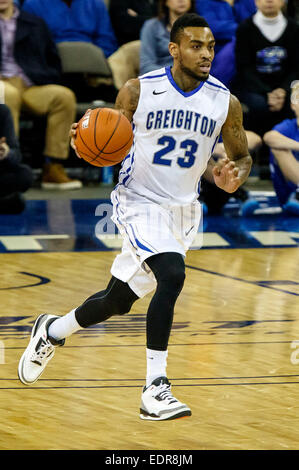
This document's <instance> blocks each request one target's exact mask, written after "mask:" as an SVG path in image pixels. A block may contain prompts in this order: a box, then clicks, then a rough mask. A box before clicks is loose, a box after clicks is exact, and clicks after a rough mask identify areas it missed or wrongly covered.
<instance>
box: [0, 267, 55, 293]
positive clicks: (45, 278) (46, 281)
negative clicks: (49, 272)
mask: <svg viewBox="0 0 299 470" xmlns="http://www.w3.org/2000/svg"><path fill="white" fill-rule="evenodd" d="M19 274H25V275H26V276H31V277H35V278H37V279H39V282H36V283H35V284H27V285H25V286H16V287H0V290H12V289H24V288H25V287H36V286H41V285H42V284H48V282H51V280H50V279H49V278H47V277H44V276H39V275H38V274H32V273H26V272H25V271H19Z"/></svg>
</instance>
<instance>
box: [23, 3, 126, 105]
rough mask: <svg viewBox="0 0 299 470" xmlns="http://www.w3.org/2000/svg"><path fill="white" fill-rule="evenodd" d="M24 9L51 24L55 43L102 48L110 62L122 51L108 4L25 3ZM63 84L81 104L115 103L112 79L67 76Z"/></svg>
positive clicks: (78, 75)
mask: <svg viewBox="0 0 299 470" xmlns="http://www.w3.org/2000/svg"><path fill="white" fill-rule="evenodd" d="M22 9H23V10H24V11H26V12H29V13H31V14H34V15H36V16H38V17H40V18H42V19H43V20H44V21H45V22H46V23H47V25H48V28H49V29H50V31H51V34H52V37H53V39H54V41H55V43H60V42H88V43H91V44H93V45H94V46H97V47H99V48H101V50H102V51H103V54H104V56H105V57H106V58H107V59H108V57H110V56H111V54H113V52H115V51H116V50H117V48H118V44H117V41H116V38H115V34H114V31H113V29H112V26H111V22H110V17H109V13H108V10H107V7H106V4H105V2H104V0H51V1H49V0H25V1H24V4H23V7H22ZM78 60H80V57H78ZM63 84H64V85H65V86H67V87H69V88H71V89H72V90H73V91H74V93H75V95H76V97H77V99H78V101H80V102H90V101H94V100H97V99H100V98H101V96H103V98H104V100H105V101H114V99H115V97H116V94H117V90H116V88H115V87H114V84H113V82H112V78H109V77H108V78H106V77H100V76H91V75H86V76H83V75H82V74H70V75H68V76H66V75H64V76H63Z"/></svg>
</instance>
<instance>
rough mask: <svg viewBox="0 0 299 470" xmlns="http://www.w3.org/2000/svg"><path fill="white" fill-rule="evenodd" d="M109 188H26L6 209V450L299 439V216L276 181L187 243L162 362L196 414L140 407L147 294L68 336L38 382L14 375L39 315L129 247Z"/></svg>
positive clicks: (238, 445)
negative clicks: (146, 415)
mask: <svg viewBox="0 0 299 470" xmlns="http://www.w3.org/2000/svg"><path fill="white" fill-rule="evenodd" d="M108 193H109V188H108V189H103V188H102V189H101V188H97V187H93V188H85V189H84V190H82V191H79V192H71V193H68V194H57V193H56V194H54V195H53V194H52V193H51V194H47V193H42V192H40V191H38V190H32V191H31V192H29V193H28V196H27V197H28V199H29V200H28V204H27V208H26V210H25V212H24V213H23V214H21V215H18V216H3V215H0V266H1V274H0V276H1V283H0V311H1V314H0V413H1V420H0V449H1V450H7V449H18V450H21V449H26V450H27V449H34V450H37V449H47V450H54V449H66V450H71V449H78V450H79V449H99V450H128V449H129V450H159V449H167V450H202V449H207V450H211V449H216V450H220V449H224V450H229V449H236V450H240V449H242V450H245V449H261V450H262V449H279V450H285V449H296V448H298V442H299V426H298V424H299V405H298V394H299V392H298V390H299V316H298V313H299V308H298V307H299V247H298V245H299V219H298V217H286V216H285V215H284V214H282V213H281V212H280V211H279V209H278V206H277V201H276V199H275V197H274V196H273V194H272V193H271V192H269V193H266V194H265V193H257V194H256V195H257V197H260V198H261V201H262V202H263V204H264V206H263V208H262V210H261V211H260V213H259V214H257V215H256V216H254V217H252V218H242V217H240V216H239V215H238V204H237V203H236V202H234V201H232V202H231V204H230V205H229V206H228V208H227V209H226V210H225V212H224V213H223V215H221V216H217V217H216V216H214V217H205V219H204V223H203V227H202V228H203V236H202V234H201V233H199V234H198V237H197V239H196V240H195V243H194V246H193V247H192V250H190V252H189V253H188V255H187V258H186V264H187V269H186V274H187V276H186V282H185V286H184V289H183V292H182V294H181V296H180V297H179V300H178V303H177V307H176V311H175V318H174V325H173V330H172V335H171V340H170V345H169V357H168V374H169V379H170V381H171V383H172V386H173V392H174V395H175V396H177V397H178V398H179V399H180V400H182V401H184V402H186V403H187V404H188V405H189V406H190V407H191V409H192V413H193V414H192V416H191V417H190V418H185V419H179V420H175V421H165V422H151V421H148V422H146V421H142V420H140V418H139V403H140V396H141V391H142V387H143V385H144V377H145V367H146V360H145V318H146V310H147V306H148V303H149V300H150V296H148V297H145V298H144V299H142V300H139V301H138V302H137V303H136V304H134V307H133V309H132V312H131V313H130V314H128V315H125V316H122V317H113V318H111V319H109V320H108V321H107V322H105V323H102V324H98V325H95V326H94V327H91V328H89V329H86V330H81V331H80V332H78V333H76V334H74V335H73V336H72V337H71V338H69V339H68V340H67V341H66V344H65V346H64V347H63V348H61V349H59V350H56V353H55V357H54V359H53V360H52V361H51V363H50V364H49V366H48V368H47V369H46V371H45V373H44V375H43V376H42V378H41V379H40V380H39V381H38V382H37V383H36V384H34V385H33V386H32V387H26V386H24V385H23V384H22V383H21V382H20V381H19V380H18V376H17V367H18V361H19V359H20V356H21V354H22V352H23V350H24V348H25V347H26V345H27V343H28V339H29V336H30V331H31V327H32V324H33V322H34V320H35V318H36V316H37V315H39V314H41V313H45V312H47V313H51V314H58V315H63V314H65V313H67V312H69V311H70V310H71V309H72V308H74V307H76V306H78V305H79V304H80V303H81V302H82V301H83V300H85V298H86V297H88V296H89V295H91V294H92V293H94V292H96V291H99V290H101V289H103V288H105V286H106V283H107V281H108V280H109V277H110V266H111V264H112V261H113V259H114V257H115V255H116V254H117V252H118V250H119V249H120V246H121V245H120V240H119V238H118V236H117V234H114V233H113V227H112V226H111V225H110V224H109V222H108V219H107V214H108V215H109V210H110V209H109V207H110V204H109V199H108ZM105 224H106V225H105ZM103 227H104V229H103ZM105 230H106V233H105ZM201 242H203V247H202V248H201V249H200V250H199V249H198V248H199V246H200V244H201Z"/></svg>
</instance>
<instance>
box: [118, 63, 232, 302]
mask: <svg viewBox="0 0 299 470" xmlns="http://www.w3.org/2000/svg"><path fill="white" fill-rule="evenodd" d="M139 80H140V97H139V102H138V106H137V109H136V111H135V113H134V115H133V123H132V124H133V132H134V141H133V145H132V148H131V150H130V153H129V155H128V156H127V157H126V158H125V160H124V161H123V164H122V168H121V171H120V173H119V183H118V185H117V186H116V188H115V189H114V191H113V192H112V194H111V200H112V203H113V217H112V220H113V221H114V222H115V224H116V225H117V227H118V228H119V231H120V233H121V234H122V235H123V237H124V244H123V250H122V253H121V254H120V255H118V256H117V257H116V259H115V261H114V263H113V266H112V269H111V272H112V274H113V275H114V276H115V277H117V278H119V279H121V280H122V281H124V282H128V283H129V285H130V287H131V288H132V289H133V290H134V291H135V292H136V294H137V295H138V296H140V297H142V296H144V295H146V294H147V293H148V292H150V291H151V290H153V289H154V288H155V280H154V277H153V275H152V273H151V271H150V270H149V268H148V266H147V265H146V263H145V260H146V258H148V257H149V256H152V255H154V254H158V253H163V252H170V251H172V252H177V253H181V254H182V255H183V256H185V254H186V251H187V250H188V249H189V247H190V245H191V244H192V242H193V239H194V236H195V235H196V233H197V230H198V226H199V222H200V218H201V206H200V204H199V202H198V192H199V186H200V178H201V176H202V175H203V173H204V172H205V170H206V167H207V164H208V161H209V159H210V157H211V154H212V152H213V150H214V147H215V145H216V143H217V141H218V138H219V135H220V132H221V128H222V126H223V124H224V122H225V120H226V117H227V113H228V107H229V99H230V92H229V90H228V89H227V88H226V87H225V86H224V85H223V84H222V83H221V82H219V81H218V80H217V79H215V78H214V77H212V76H209V78H208V80H206V81H205V82H201V83H200V85H199V86H198V87H197V88H196V89H194V90H192V91H191V92H184V91H183V90H181V89H180V88H179V87H178V85H177V84H176V83H175V81H174V79H173V77H172V74H171V69H170V67H165V68H162V69H159V70H155V71H153V72H150V73H147V74H145V75H143V76H141V77H139Z"/></svg>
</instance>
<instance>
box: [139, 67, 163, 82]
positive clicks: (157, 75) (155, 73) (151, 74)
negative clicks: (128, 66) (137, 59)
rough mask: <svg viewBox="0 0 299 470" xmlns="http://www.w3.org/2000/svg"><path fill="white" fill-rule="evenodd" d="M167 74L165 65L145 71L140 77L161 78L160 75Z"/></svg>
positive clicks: (143, 78) (141, 78) (145, 78)
mask: <svg viewBox="0 0 299 470" xmlns="http://www.w3.org/2000/svg"><path fill="white" fill-rule="evenodd" d="M165 76H166V71H165V67H163V68H162V69H158V70H153V71H152V72H148V73H145V74H143V75H141V76H140V77H138V78H139V80H147V79H153V78H160V77H165Z"/></svg>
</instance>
